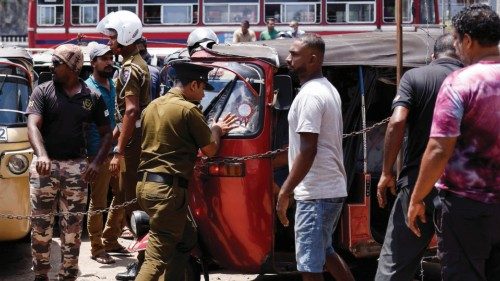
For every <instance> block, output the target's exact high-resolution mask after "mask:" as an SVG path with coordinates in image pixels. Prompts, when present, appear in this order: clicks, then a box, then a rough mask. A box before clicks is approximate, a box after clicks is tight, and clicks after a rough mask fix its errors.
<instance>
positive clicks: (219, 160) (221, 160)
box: [202, 117, 391, 164]
mask: <svg viewBox="0 0 500 281" xmlns="http://www.w3.org/2000/svg"><path fill="white" fill-rule="evenodd" d="M389 119H391V117H387V118H385V119H384V120H382V121H380V122H378V123H375V124H373V125H372V126H370V127H366V128H365V129H363V130H360V131H356V132H352V133H349V134H343V135H342V138H344V139H345V138H348V137H354V136H358V135H362V134H364V133H366V132H369V131H371V130H373V129H375V128H377V127H379V126H382V125H384V124H385V123H388V122H389ZM286 151H288V148H280V149H276V150H273V151H267V152H264V153H260V154H254V155H248V156H243V157H224V158H217V157H216V158H213V157H212V158H209V157H202V163H203V164H208V163H211V164H214V163H231V162H234V161H246V160H253V159H263V158H273V157H274V156H275V155H277V154H279V153H282V152H286Z"/></svg>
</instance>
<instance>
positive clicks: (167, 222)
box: [135, 89, 213, 281]
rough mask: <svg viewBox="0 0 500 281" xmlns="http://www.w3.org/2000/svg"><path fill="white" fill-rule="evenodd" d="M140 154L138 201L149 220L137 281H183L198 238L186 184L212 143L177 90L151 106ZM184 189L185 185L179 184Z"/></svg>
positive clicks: (200, 117) (197, 115)
mask: <svg viewBox="0 0 500 281" xmlns="http://www.w3.org/2000/svg"><path fill="white" fill-rule="evenodd" d="M141 123H142V134H143V140H142V154H141V163H140V165H139V173H140V174H142V181H140V182H138V183H137V199H138V202H139V204H140V206H141V207H142V208H143V210H144V211H146V212H147V213H148V215H149V216H150V231H149V241H148V246H147V248H146V260H145V262H144V264H143V265H142V267H141V270H140V272H139V275H138V276H137V278H136V279H135V280H136V281H144V280H157V279H158V277H159V276H160V275H161V274H162V273H163V271H165V272H166V273H165V275H166V278H165V280H169V281H176V280H183V279H182V277H183V276H182V275H183V271H182V270H181V269H182V268H185V265H186V262H187V261H188V259H189V252H190V250H191V249H192V248H193V247H194V246H195V244H196V232H195V229H194V227H193V224H192V223H191V222H190V219H189V218H188V201H189V198H188V192H187V186H181V185H186V182H187V180H188V179H189V178H190V177H191V175H192V173H193V169H194V162H195V159H196V155H197V152H198V149H199V148H201V147H204V146H206V145H208V144H210V143H211V142H212V141H213V139H212V135H211V132H210V129H209V128H208V126H207V124H206V122H205V119H204V117H203V114H202V113H201V111H200V110H199V109H198V108H197V107H196V105H195V104H193V103H191V102H188V101H186V100H185V99H184V97H183V96H182V93H181V92H180V91H179V90H177V89H172V90H170V91H169V93H168V94H167V95H165V96H162V97H160V98H158V99H156V100H154V101H153V102H151V104H150V105H149V106H148V107H147V108H146V109H145V110H144V114H143V116H142V122H141ZM148 174H155V175H162V176H165V177H168V178H170V179H173V180H172V183H171V184H167V183H162V182H154V181H148ZM180 183H183V184H180Z"/></svg>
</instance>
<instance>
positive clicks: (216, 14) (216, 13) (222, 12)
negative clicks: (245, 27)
mask: <svg viewBox="0 0 500 281" xmlns="http://www.w3.org/2000/svg"><path fill="white" fill-rule="evenodd" d="M204 2H205V5H204V13H203V14H204V15H205V16H204V19H203V21H204V23H207V24H211V23H212V24H220V23H240V22H241V21H242V20H248V21H249V22H250V23H258V22H259V16H258V15H259V1H258V0H245V1H241V0H240V1H232V3H227V2H228V1H225V0H205V1H204Z"/></svg>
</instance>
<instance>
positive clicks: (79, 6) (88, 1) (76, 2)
mask: <svg viewBox="0 0 500 281" xmlns="http://www.w3.org/2000/svg"><path fill="white" fill-rule="evenodd" d="M98 4H99V3H98V0H71V23H72V24H74V25H88V24H92V25H94V24H97V22H98V19H99V9H98V7H99V5H98Z"/></svg>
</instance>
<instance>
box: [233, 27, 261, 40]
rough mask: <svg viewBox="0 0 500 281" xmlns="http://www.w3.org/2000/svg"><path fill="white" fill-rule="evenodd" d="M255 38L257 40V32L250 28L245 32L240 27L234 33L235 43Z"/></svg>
mask: <svg viewBox="0 0 500 281" xmlns="http://www.w3.org/2000/svg"><path fill="white" fill-rule="evenodd" d="M255 40H257V37H255V32H254V31H253V30H250V29H249V30H248V32H247V34H243V31H242V30H241V27H240V28H238V29H236V30H235V31H234V33H233V43H239V42H254V41H255Z"/></svg>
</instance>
